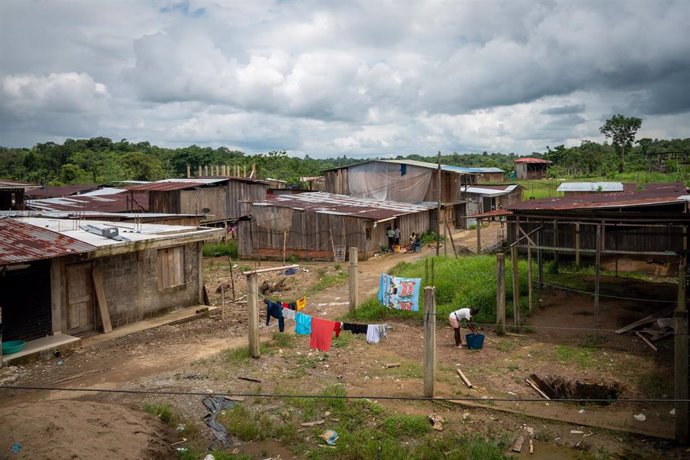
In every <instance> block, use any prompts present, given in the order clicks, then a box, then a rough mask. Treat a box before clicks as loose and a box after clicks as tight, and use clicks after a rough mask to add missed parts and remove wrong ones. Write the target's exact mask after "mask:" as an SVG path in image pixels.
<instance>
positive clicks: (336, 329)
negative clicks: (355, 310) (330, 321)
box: [333, 321, 343, 337]
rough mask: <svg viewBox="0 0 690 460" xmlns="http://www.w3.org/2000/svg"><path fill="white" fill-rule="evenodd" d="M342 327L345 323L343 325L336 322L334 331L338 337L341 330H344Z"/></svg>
mask: <svg viewBox="0 0 690 460" xmlns="http://www.w3.org/2000/svg"><path fill="white" fill-rule="evenodd" d="M342 327H343V323H341V322H340V321H336V322H335V326H333V331H334V332H335V336H336V337H340V330H341V329H342Z"/></svg>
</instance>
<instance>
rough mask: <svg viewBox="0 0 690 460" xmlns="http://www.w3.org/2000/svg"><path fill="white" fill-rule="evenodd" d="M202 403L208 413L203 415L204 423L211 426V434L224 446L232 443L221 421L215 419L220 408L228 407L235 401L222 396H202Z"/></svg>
mask: <svg viewBox="0 0 690 460" xmlns="http://www.w3.org/2000/svg"><path fill="white" fill-rule="evenodd" d="M202 403H203V404H204V406H206V409H208V411H209V413H208V414H206V415H204V419H203V420H204V423H206V425H207V426H208V427H209V428H211V431H212V432H213V436H215V438H216V439H217V440H219V441H220V442H222V443H223V445H224V446H225V447H228V446H231V445H232V444H233V441H232V438H231V437H230V433H228V430H227V429H226V428H225V426H224V425H223V424H221V423H218V421H217V420H216V415H218V413H219V412H220V411H222V410H225V409H229V408H231V407H233V406H234V405H235V404H236V403H235V402H234V401H228V400H227V399H225V398H224V397H223V396H209V397H208V398H204V399H203V401H202Z"/></svg>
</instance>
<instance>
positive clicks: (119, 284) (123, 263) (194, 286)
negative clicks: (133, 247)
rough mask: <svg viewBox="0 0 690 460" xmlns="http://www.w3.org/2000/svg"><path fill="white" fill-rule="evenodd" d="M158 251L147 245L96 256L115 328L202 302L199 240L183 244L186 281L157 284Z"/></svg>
mask: <svg viewBox="0 0 690 460" xmlns="http://www.w3.org/2000/svg"><path fill="white" fill-rule="evenodd" d="M158 251H159V250H158V249H147V250H143V251H138V252H132V253H127V254H120V255H116V256H109V257H101V258H98V259H96V260H95V262H94V264H95V266H98V267H100V269H101V273H102V276H103V285H104V286H103V289H104V291H105V297H106V301H107V303H108V311H109V313H110V321H111V323H112V325H113V327H114V328H115V327H118V326H122V325H124V324H127V323H133V322H136V321H140V320H142V319H146V318H150V317H153V316H156V315H159V314H162V313H165V312H168V311H172V310H175V309H178V308H183V307H188V306H191V305H196V304H198V303H199V278H200V277H199V270H201V261H200V260H199V251H198V249H197V243H190V244H186V245H185V246H184V281H185V282H184V284H183V285H180V286H175V287H172V288H167V289H159V288H158V276H159V275H158Z"/></svg>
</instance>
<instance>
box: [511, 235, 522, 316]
mask: <svg viewBox="0 0 690 460" xmlns="http://www.w3.org/2000/svg"><path fill="white" fill-rule="evenodd" d="M510 259H511V262H512V263H513V320H514V321H515V326H519V325H520V271H519V269H518V247H517V244H516V245H515V246H513V247H512V248H510Z"/></svg>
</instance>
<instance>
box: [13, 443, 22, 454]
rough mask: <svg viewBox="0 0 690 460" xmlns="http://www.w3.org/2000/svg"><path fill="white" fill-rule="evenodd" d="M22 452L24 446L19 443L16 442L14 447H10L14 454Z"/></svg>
mask: <svg viewBox="0 0 690 460" xmlns="http://www.w3.org/2000/svg"><path fill="white" fill-rule="evenodd" d="M21 451H22V445H21V444H20V443H18V442H15V443H14V444H12V447H10V452H12V453H13V454H18V453H19V452H21Z"/></svg>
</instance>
